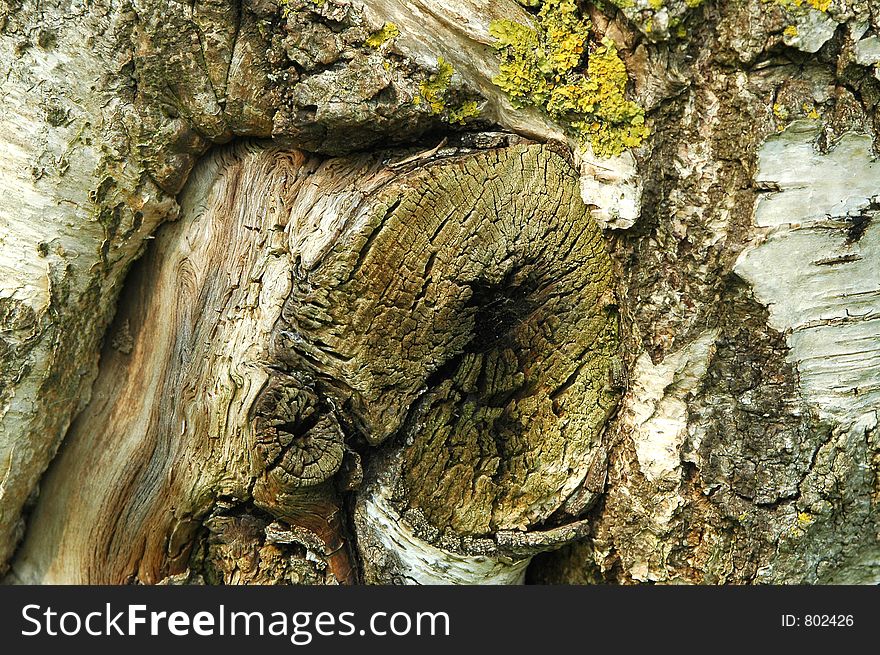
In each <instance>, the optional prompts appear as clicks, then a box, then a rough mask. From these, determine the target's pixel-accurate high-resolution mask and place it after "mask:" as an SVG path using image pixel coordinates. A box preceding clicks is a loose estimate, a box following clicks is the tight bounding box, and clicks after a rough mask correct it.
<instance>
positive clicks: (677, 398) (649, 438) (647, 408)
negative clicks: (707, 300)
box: [628, 330, 718, 516]
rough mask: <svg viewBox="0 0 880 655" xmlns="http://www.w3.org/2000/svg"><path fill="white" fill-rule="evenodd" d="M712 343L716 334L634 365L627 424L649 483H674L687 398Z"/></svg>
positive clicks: (703, 372)
mask: <svg viewBox="0 0 880 655" xmlns="http://www.w3.org/2000/svg"><path fill="white" fill-rule="evenodd" d="M717 338H718V331H717V330H709V331H707V332H705V333H703V334H702V335H701V336H700V338H699V339H697V340H696V341H693V342H692V343H690V344H688V345H687V346H686V347H685V348H683V349H681V350H679V351H677V352H674V353H671V354H669V355H667V356H666V357H665V358H664V359H663V361H661V362H660V363H659V364H656V365H655V364H653V363H652V362H651V358H650V356H649V355H648V354H647V353H643V354H642V356H641V357H639V359H638V361H637V362H636V366H635V372H634V374H633V385H632V392H631V397H632V398H633V401H632V404H631V405H630V410H629V411H630V412H631V417H632V418H631V420H630V421H628V422H629V423H630V425H632V426H633V432H632V439H633V443H634V445H635V448H636V454H637V456H638V458H639V464H640V467H641V470H642V473H643V474H644V475H645V477H646V478H647V479H648V480H649V481H651V482H668V483H670V484H674V485H677V484H678V482H679V477H680V476H679V475H678V469H679V467H680V466H681V454H680V450H681V446H682V444H683V443H684V440H685V437H686V436H687V407H688V397H689V396H690V394H692V393H693V392H694V391H695V390H696V388H697V385H699V383H700V381H701V380H702V379H703V377H704V376H705V375H706V370H707V368H708V366H709V360H710V359H711V357H712V354H713V353H714V352H715V340H716V339H717ZM661 514H662V512H659V513H658V516H660V515H661Z"/></svg>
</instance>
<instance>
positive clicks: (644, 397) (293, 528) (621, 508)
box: [0, 0, 880, 584]
mask: <svg viewBox="0 0 880 655" xmlns="http://www.w3.org/2000/svg"><path fill="white" fill-rule="evenodd" d="M639 1H641V0H639ZM687 4H688V3H680V2H677V1H672V0H670V1H669V2H667V3H664V6H662V7H659V8H657V7H653V5H651V6H646V7H641V5H639V4H638V3H636V5H634V6H633V7H627V8H626V9H624V10H623V11H622V12H618V11H615V10H613V9H612V8H610V7H606V11H607V12H608V14H607V15H606V14H602V13H601V12H600V11H599V10H598V9H596V8H594V7H592V6H589V5H588V4H587V3H583V6H582V9H583V10H584V11H585V12H587V13H589V15H590V17H591V20H592V24H593V30H594V35H593V37H594V39H595V40H596V41H598V40H599V39H600V38H601V37H602V36H603V35H604V36H608V37H610V38H612V39H614V41H615V42H616V43H617V44H618V47H619V48H620V51H621V54H622V55H623V57H624V59H625V61H626V63H627V66H628V70H629V73H630V76H631V78H632V80H633V88H632V94H633V98H634V99H636V100H638V101H639V102H640V103H641V104H643V105H644V106H645V107H646V108H647V109H648V116H649V120H650V123H651V126H652V129H653V136H652V137H651V138H650V139H649V141H648V142H647V144H646V145H645V146H643V147H642V148H640V149H638V150H637V151H635V152H634V153H626V154H625V155H623V156H622V157H620V158H617V159H613V160H601V159H596V158H595V157H593V156H592V155H591V154H590V152H589V149H587V151H586V152H583V151H582V150H581V149H580V148H579V147H578V146H577V143H576V140H575V139H573V138H572V137H571V135H570V134H568V133H567V132H566V130H565V127H564V126H561V125H556V124H554V123H553V122H552V121H551V120H550V119H549V118H547V117H546V116H545V115H543V114H542V113H541V112H540V111H538V110H536V109H522V108H516V107H514V106H512V105H511V103H510V102H509V100H508V99H507V98H506V96H505V95H504V93H503V92H502V91H501V90H500V89H498V88H497V87H495V86H494V85H493V84H492V83H491V80H492V77H493V76H494V75H495V74H496V72H497V61H496V60H495V58H494V53H493V52H492V50H491V48H490V47H489V44H490V43H491V37H490V36H489V32H488V25H489V23H490V22H491V21H492V20H498V19H507V20H514V21H519V22H528V21H529V17H528V14H527V13H526V12H525V11H524V10H523V9H522V7H520V6H519V5H518V4H516V3H514V2H507V1H505V2H492V3H489V2H478V1H476V0H465V1H463V2H457V3H453V4H452V5H450V4H449V3H435V2H433V1H429V0H419V1H418V2H413V3H399V2H391V1H385V0H366V1H365V2H363V3H361V2H348V1H344V0H327V2H324V3H310V2H306V1H298V0H290V2H287V3H284V4H279V3H275V2H272V1H270V0H242V1H241V2H236V1H232V0H230V1H226V0H210V1H207V2H195V3H177V2H168V1H166V0H140V1H138V2H128V1H126V2H114V3H110V2H97V3H90V5H89V6H88V7H85V6H82V5H80V4H79V3H68V2H63V1H62V2H55V3H49V4H46V3H41V4H40V5H39V6H38V5H37V4H36V3H32V2H28V1H27V0H25V1H23V2H10V3H0V67H2V68H0V73H2V74H0V79H2V80H3V82H2V85H0V91H2V93H0V96H2V98H3V99H2V103H3V107H4V112H3V117H2V119H0V135H2V138H3V141H4V143H5V144H6V147H5V148H4V149H3V151H2V155H0V186H2V188H0V191H2V193H0V198H2V199H0V225H2V232H0V267H2V271H3V282H2V283H0V382H2V385H0V472H2V473H0V563H3V564H2V566H3V567H11V568H10V573H9V575H8V578H7V579H8V580H9V581H13V582H15V581H24V582H35V581H44V582H49V581H54V582H125V581H138V582H145V583H157V582H163V581H164V582H166V583H177V582H198V581H204V582H208V583H216V582H225V583H240V584H244V583H263V584H266V583H273V584H278V583H309V584H327V583H352V582H404V583H405V582H419V583H430V582H457V583H480V582H498V583H510V582H518V581H521V580H522V579H523V577H524V576H525V577H526V579H527V580H531V581H534V582H614V583H633V582H692V583H713V584H716V583H764V582H776V583H779V582H784V583H816V582H862V583H865V582H876V581H877V580H878V579H880V524H878V518H877V516H878V512H877V503H878V502H880V474H878V467H880V454H878V453H880V446H878V436H877V434H878V429H877V410H876V406H877V396H878V395H880V355H878V353H880V342H878V341H880V340H878V338H877V334H878V333H880V331H878V330H877V322H878V320H880V319H878V316H880V294H878V291H877V287H876V280H877V279H878V275H877V273H878V272H880V271H878V261H880V251H878V231H877V228H876V226H877V225H878V223H877V221H876V213H877V206H878V205H877V197H876V196H877V192H876V188H877V182H880V173H878V168H877V164H876V162H875V156H874V147H875V144H876V137H875V135H876V127H877V126H876V121H877V116H878V111H877V104H878V102H880V82H878V80H877V77H876V76H875V71H876V65H877V64H878V61H875V59H878V57H877V56H876V53H875V50H874V49H873V46H872V44H873V43H874V41H876V39H877V36H876V34H877V33H880V23H878V19H877V15H878V12H877V11H876V8H875V7H874V6H873V3H871V2H860V1H850V0H847V1H846V2H843V1H840V2H834V3H832V8H831V9H830V10H829V11H828V12H825V13H822V15H821V16H820V15H813V14H810V13H809V12H807V14H805V15H803V16H802V15H791V14H789V13H787V10H786V9H784V8H783V7H781V6H777V5H775V4H773V3H769V4H768V3H766V2H762V1H761V0H730V1H722V2H711V1H707V2H705V3H703V4H702V5H701V6H699V7H697V8H689V7H688V6H687ZM649 19H650V20H649ZM673 19H675V20H680V21H682V22H681V23H680V25H681V29H680V30H676V29H672V28H670V27H669V26H670V25H671V23H670V21H671V20H673ZM388 22H393V23H394V24H395V25H396V26H398V28H399V29H400V35H399V37H398V38H395V39H391V40H390V41H389V42H387V43H382V44H380V45H379V46H378V47H373V46H368V45H366V40H367V38H368V37H369V36H370V35H371V34H373V33H375V32H376V30H378V29H380V28H381V27H382V26H383V24H385V23H388ZM792 25H795V26H796V28H795V29H794V31H793V30H791V29H787V28H789V27H791V26H792ZM793 35H794V36H793ZM872 53H874V54H872ZM439 57H442V58H444V59H445V60H446V61H449V62H451V63H452V65H453V67H454V70H455V74H454V76H453V79H452V83H451V85H450V87H449V89H448V90H447V91H446V100H447V102H448V103H449V105H450V107H452V106H456V105H458V104H460V103H463V102H465V101H472V100H473V101H476V102H477V105H478V106H479V108H480V116H479V117H478V118H476V119H475V120H472V121H471V122H469V123H467V124H465V125H459V124H457V123H454V122H450V121H449V118H450V116H449V115H447V114H443V113H441V114H439V115H438V114H435V113H433V112H432V109H431V107H430V106H429V105H428V103H425V102H419V101H418V100H417V99H418V98H419V96H420V94H421V85H422V83H423V82H424V80H426V79H427V78H428V76H429V75H430V74H431V73H432V72H433V71H434V69H435V67H436V65H437V60H438V58H439ZM230 141H232V143H231V144H230V143H229V142H230ZM536 142H537V143H536ZM540 142H547V145H545V146H542V145H540ZM438 143H440V144H441V145H440V147H439V148H438V147H437V144H438ZM194 167H195V168H194ZM191 171H192V173H191ZM163 224H164V225H163ZM160 226H162V227H161V229H160ZM144 253H146V254H144ZM142 255H143V256H142ZM117 301H118V302H117ZM108 326H109V327H108ZM624 371H625V372H626V375H622V373H623V372H624ZM625 380H626V381H625ZM62 444H63V445H62ZM59 446H60V447H61V450H60V451H59V452H58V455H57V456H56V451H57V450H58V448H59ZM50 462H51V467H50V466H49V465H50ZM47 467H49V469H48V472H47V473H45V472H46V469H47ZM44 473H45V474H44ZM23 535H24V536H23Z"/></svg>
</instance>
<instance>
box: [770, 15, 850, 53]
mask: <svg viewBox="0 0 880 655" xmlns="http://www.w3.org/2000/svg"><path fill="white" fill-rule="evenodd" d="M837 25H838V22H837V21H836V20H834V19H833V18H832V17H831V16H829V15H828V14H825V13H823V12H821V11H815V10H810V11H808V12H807V13H805V14H803V15H801V16H795V19H794V27H795V28H796V29H797V31H796V32H793V33H787V34H785V35H784V37H783V40H784V41H785V45H787V46H792V47H794V48H797V49H798V50H801V51H802V52H809V53H813V52H817V51H818V50H819V48H821V47H822V46H823V45H825V43H826V42H827V41H828V39H830V38H831V37H832V36H834V32H835V30H837Z"/></svg>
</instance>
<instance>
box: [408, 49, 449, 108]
mask: <svg viewBox="0 0 880 655" xmlns="http://www.w3.org/2000/svg"><path fill="white" fill-rule="evenodd" d="M454 72H455V70H454V69H453V68H452V64H450V63H449V62H448V61H446V60H445V59H443V57H438V58H437V72H436V73H432V74H431V75H429V76H428V78H427V79H425V80H423V81H422V83H421V84H420V85H419V93H421V97H422V98H423V99H424V100H425V102H427V103H428V105H429V106H430V107H431V112H432V113H434V114H442V113H443V111H444V110H445V109H446V92H447V91H448V90H449V84H450V82H452V74H453V73H454ZM417 101H418V99H417Z"/></svg>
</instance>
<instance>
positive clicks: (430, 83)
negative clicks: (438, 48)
mask: <svg viewBox="0 0 880 655" xmlns="http://www.w3.org/2000/svg"><path fill="white" fill-rule="evenodd" d="M454 73H455V69H454V68H453V67H452V64H450V63H449V62H448V61H446V60H445V59H443V57H438V58H437V71H436V72H435V73H432V74H431V75H429V76H428V77H427V78H426V79H425V80H423V81H422V83H421V85H419V93H420V95H419V96H416V98H415V100H414V102H415V104H421V103H422V102H426V103H428V106H429V107H430V110H431V113H432V114H437V115H442V116H443V118H444V120H446V122H448V123H453V124H457V125H464V124H465V123H466V122H467V121H468V120H469V119H471V118H476V117H478V116H479V115H480V106H479V103H478V102H477V101H476V100H467V101H464V102H457V103H452V102H451V101H453V100H456V98H454V97H452V94H450V92H449V85H450V84H451V83H452V76H453V74H454Z"/></svg>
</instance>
